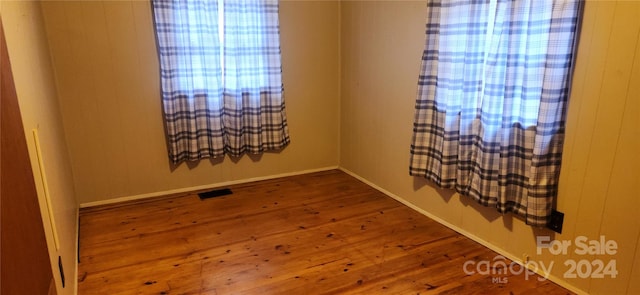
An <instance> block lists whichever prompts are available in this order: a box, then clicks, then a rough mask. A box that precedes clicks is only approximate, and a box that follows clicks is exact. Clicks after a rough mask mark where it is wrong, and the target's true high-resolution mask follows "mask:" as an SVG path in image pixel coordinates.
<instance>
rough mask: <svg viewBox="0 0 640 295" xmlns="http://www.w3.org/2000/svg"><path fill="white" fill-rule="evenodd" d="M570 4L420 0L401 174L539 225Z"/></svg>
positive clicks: (556, 146) (564, 73)
mask: <svg viewBox="0 0 640 295" xmlns="http://www.w3.org/2000/svg"><path fill="white" fill-rule="evenodd" d="M580 4H581V2H580V0H522V1H504V0H491V1H441V0H432V1H430V2H429V5H428V6H429V14H428V18H427V40H426V47H425V50H424V54H423V58H422V71H421V74H420V77H419V83H418V88H419V90H418V98H417V99H416V116H415V122H414V135H413V140H412V145H411V163H410V173H411V175H414V176H421V177H425V178H427V179H430V180H432V181H433V182H435V183H436V184H438V185H440V186H441V187H445V188H451V189H455V190H456V191H457V192H459V193H460V194H462V195H466V196H469V197H471V198H473V199H474V200H476V201H478V202H479V203H481V204H483V205H485V206H495V207H496V208H497V209H498V211H499V212H514V213H516V214H517V215H519V216H522V217H524V218H525V220H526V222H527V223H528V224H531V225H537V226H542V225H545V224H546V223H547V219H548V218H549V216H550V214H551V211H552V206H553V200H554V198H555V196H556V194H557V189H558V177H559V173H560V162H561V156H562V154H561V153H562V141H563V138H564V120H565V118H564V116H565V111H566V105H567V98H568V93H569V85H570V82H571V80H570V73H571V67H572V61H573V53H574V40H575V36H576V30H577V27H578V20H579V15H580V11H581V8H580Z"/></svg>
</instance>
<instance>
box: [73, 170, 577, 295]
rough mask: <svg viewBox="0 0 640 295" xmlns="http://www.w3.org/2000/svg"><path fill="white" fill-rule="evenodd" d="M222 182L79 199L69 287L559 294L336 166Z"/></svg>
mask: <svg viewBox="0 0 640 295" xmlns="http://www.w3.org/2000/svg"><path fill="white" fill-rule="evenodd" d="M230 188H231V189H232V191H233V194H232V195H228V196H223V197H217V198H212V199H205V200H200V199H199V198H198V196H197V195H195V194H190V195H183V196H173V197H165V198H160V199H154V200H145V201H137V202H134V203H128V204H117V205H110V206H104V207H94V208H87V209H82V210H81V213H80V263H79V266H78V267H79V269H78V274H79V277H78V288H79V290H78V291H79V292H78V294H81V295H82V294H321V293H333V294H343V293H349V294H354V293H357V294H468V293H476V294H503V293H504V294H543V293H544V294H568V293H570V292H569V291H567V290H565V289H563V288H561V287H559V286H557V285H555V284H554V283H552V282H550V281H539V280H538V279H537V277H529V278H528V280H526V279H525V276H524V275H519V276H514V275H509V274H506V275H505V274H503V275H498V274H496V275H480V274H478V273H475V274H473V275H467V274H465V271H464V268H463V266H464V263H465V262H466V261H475V262H480V261H493V260H494V258H495V257H496V256H497V254H496V253H495V252H492V251H491V250H489V249H487V248H485V247H484V246H482V245H479V244H477V243H476V242H474V241H472V240H470V239H468V238H466V237H463V236H461V235H460V234H458V233H456V232H454V231H452V230H450V229H448V228H446V227H444V226H442V225H440V224H438V223H437V222H435V221H433V220H431V219H429V218H427V217H425V216H423V215H421V214H419V213H417V212H415V211H413V210H412V209H410V208H408V207H406V206H404V205H402V204H401V203H399V202H397V201H395V200H393V199H391V198H389V197H387V196H385V195H384V194H382V193H380V192H378V191H376V190H374V189H373V188H371V187H369V186H367V185H366V184H364V183H362V182H360V181H358V180H356V179H354V178H352V177H351V176H349V175H347V174H345V173H343V172H341V171H327V172H320V173H314V174H307V175H301V176H293V177H287V178H281V179H276V180H268V181H261V182H256V183H250V184H243V185H235V186H231V187H230ZM425 197H426V196H425ZM507 263H509V262H508V261H507ZM468 269H469V270H474V269H475V268H474V267H473V266H472V267H468ZM505 280H507V281H508V282H506V281H505ZM497 281H500V282H497Z"/></svg>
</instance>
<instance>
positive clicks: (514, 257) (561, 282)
mask: <svg viewBox="0 0 640 295" xmlns="http://www.w3.org/2000/svg"><path fill="white" fill-rule="evenodd" d="M338 169H339V170H340V171H342V172H344V173H347V174H349V175H351V176H353V177H354V178H356V179H358V180H360V181H362V182H364V183H365V184H367V185H369V186H371V187H372V188H374V189H376V190H378V191H379V192H381V193H383V194H385V195H387V196H389V197H391V198H393V199H395V200H396V201H398V202H400V203H402V204H404V205H405V206H407V207H409V208H411V209H413V210H415V211H417V212H418V213H420V214H422V215H425V216H427V217H429V218H431V219H433V220H434V221H436V222H438V223H440V224H442V225H444V226H446V227H448V228H450V229H452V230H454V231H456V232H458V233H459V234H461V235H463V236H465V237H467V238H469V239H472V240H473V241H475V242H477V243H479V244H480V245H483V246H485V247H487V248H489V249H491V250H492V251H494V252H497V253H498V254H500V255H502V256H504V257H506V258H507V259H510V260H511V261H514V262H516V263H518V264H520V265H522V263H521V261H520V258H519V257H518V256H517V255H513V254H511V253H509V252H507V251H506V250H504V249H502V248H500V247H498V246H496V245H493V244H491V243H489V242H487V241H486V240H484V239H482V238H480V237H478V236H476V235H474V234H472V233H470V232H468V231H466V230H464V229H462V228H460V227H458V226H456V225H454V224H451V223H449V222H447V221H446V220H444V219H442V218H440V217H438V216H435V215H433V214H431V213H429V212H428V211H426V210H424V209H422V208H420V207H418V206H416V205H414V204H412V203H411V202H409V201H407V200H405V199H403V198H401V197H400V196H398V195H396V194H394V193H392V192H390V191H387V190H385V189H383V188H381V187H380V186H378V185H376V184H374V183H373V182H371V181H369V180H367V179H366V178H364V177H362V176H360V175H358V174H356V173H354V172H353V171H350V170H348V169H346V168H344V167H339V168H338ZM536 273H537V274H539V275H541V276H544V274H542V273H541V272H540V271H537V272H536ZM547 279H548V280H550V281H552V282H554V283H556V284H558V285H560V286H561V287H563V288H565V289H567V290H569V291H571V292H574V293H576V294H580V295H587V294H588V293H587V292H585V291H583V290H581V289H578V288H576V287H575V286H573V285H571V284H569V283H568V282H567V281H565V280H562V279H561V278H559V277H557V276H555V275H549V276H548V277H547Z"/></svg>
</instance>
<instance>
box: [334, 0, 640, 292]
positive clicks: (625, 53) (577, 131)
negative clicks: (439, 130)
mask: <svg viewBox="0 0 640 295" xmlns="http://www.w3.org/2000/svg"><path fill="white" fill-rule="evenodd" d="M425 17H426V5H425V3H424V1H343V2H342V6H341V21H342V25H341V35H342V36H341V54H342V56H341V58H342V63H341V69H342V70H341V77H342V78H341V126H340V130H341V145H340V147H341V149H340V154H341V157H340V163H341V166H342V167H344V168H345V169H347V170H349V171H351V172H353V173H355V174H357V175H359V176H361V177H362V178H364V179H366V180H367V181H369V182H371V183H373V184H374V185H376V186H379V187H380V188H382V189H384V190H386V191H389V192H390V193H392V194H394V195H396V196H398V197H399V198H401V199H402V200H404V201H407V202H409V203H410V204H413V205H414V206H417V207H418V208H419V209H420V210H423V211H425V212H427V213H428V214H431V215H433V216H436V217H437V218H439V219H441V220H443V221H444V222H446V223H448V224H450V225H452V226H454V227H456V228H457V229H459V230H461V231H463V232H466V233H468V234H469V235H471V236H473V237H474V238H477V239H479V240H482V241H483V243H485V244H486V245H489V246H491V247H493V248H496V249H500V250H501V251H503V252H504V253H508V254H509V255H510V256H511V257H516V258H521V257H522V256H523V254H527V255H529V256H530V257H531V259H532V260H534V261H543V262H545V263H546V264H548V263H549V262H550V261H552V260H553V261H554V262H555V266H554V268H553V275H555V276H557V277H560V278H562V277H563V274H564V272H565V271H566V266H565V265H564V261H566V260H567V259H575V260H580V259H587V260H589V261H590V260H592V259H596V258H599V259H602V260H604V261H608V260H609V259H615V260H616V262H617V269H618V271H619V275H618V277H617V278H616V279H590V280H589V279H566V280H565V279H563V280H564V282H565V284H569V285H570V287H572V288H575V289H578V290H582V291H588V292H590V293H593V294H606V293H608V294H623V293H625V292H626V293H628V294H640V281H639V280H638V279H637V278H638V277H639V276H640V240H639V239H640V219H638V215H639V213H640V204H639V199H640V198H639V197H638V192H637V184H638V183H640V176H639V175H640V172H639V171H640V169H638V166H639V165H640V159H639V152H638V151H640V134H639V132H640V131H639V130H640V122H639V119H638V118H640V113H639V111H640V106H639V101H640V99H639V98H640V43H639V42H640V41H639V38H638V32H639V30H640V2H637V1H620V2H611V1H588V3H587V5H586V11H585V18H584V27H583V31H582V34H581V40H580V45H579V53H578V57H577V67H576V74H575V77H574V83H573V94H572V96H571V102H570V106H569V114H568V123H567V137H566V144H565V150H564V156H563V167H562V171H561V182H560V193H559V197H558V206H557V208H558V210H559V211H562V212H564V213H565V214H566V215H565V222H564V231H563V233H562V234H558V235H555V237H554V238H555V239H559V240H573V239H574V238H575V237H576V236H581V235H584V236H587V237H588V238H589V239H598V237H599V236H600V235H604V236H606V239H608V240H615V241H617V243H618V246H619V250H618V254H617V255H615V256H613V257H610V256H598V257H592V256H577V255H575V254H574V255H567V256H556V257H552V256H551V255H546V254H545V255H542V256H537V255H536V243H535V239H536V236H537V235H552V234H551V233H550V232H549V231H548V230H544V229H534V228H531V227H529V226H526V225H525V224H524V223H523V222H522V221H521V220H519V219H516V218H512V216H511V215H505V216H501V215H499V214H497V213H495V212H494V210H492V209H488V208H484V207H481V206H478V205H477V204H475V203H474V202H469V201H468V200H467V199H466V198H464V197H459V196H458V195H451V193H450V192H447V191H442V190H438V189H436V188H435V187H434V186H432V185H431V184H430V183H427V182H425V181H423V180H421V179H414V178H412V177H410V176H408V163H409V145H410V141H411V134H412V123H413V115H414V103H415V96H416V89H417V77H418V73H419V67H420V57H421V53H422V49H423V48H424V40H425V38H424V21H425ZM573 249H575V248H573ZM632 269H633V271H632ZM461 271H462V269H461ZM632 276H633V277H635V278H636V279H634V280H631V279H630V278H631V277H632Z"/></svg>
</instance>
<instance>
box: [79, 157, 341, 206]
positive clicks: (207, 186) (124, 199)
mask: <svg viewBox="0 0 640 295" xmlns="http://www.w3.org/2000/svg"><path fill="white" fill-rule="evenodd" d="M336 169H339V167H338V166H329V167H323V168H317V169H308V170H302V171H295V172H288V173H281V174H274V175H267V176H259V177H252V178H245V179H238V180H231V181H224V182H218V183H212V184H205V185H199V186H192V187H184V188H179V189H172V190H167V191H159V192H153V193H147V194H140V195H134V196H128V197H119V198H113V199H108V200H101V201H95V202H88V203H82V204H80V208H89V207H96V206H102V205H111V204H117V203H122V202H127V201H136V200H142V199H148V198H154V197H161V196H167V195H176V194H182V193H189V192H194V191H201V190H208V189H213V188H219V187H223V186H229V185H235V184H243V183H249V182H254V181H261V180H269V179H275V178H282V177H288V176H295V175H302V174H309V173H314V172H322V171H328V170H336Z"/></svg>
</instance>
